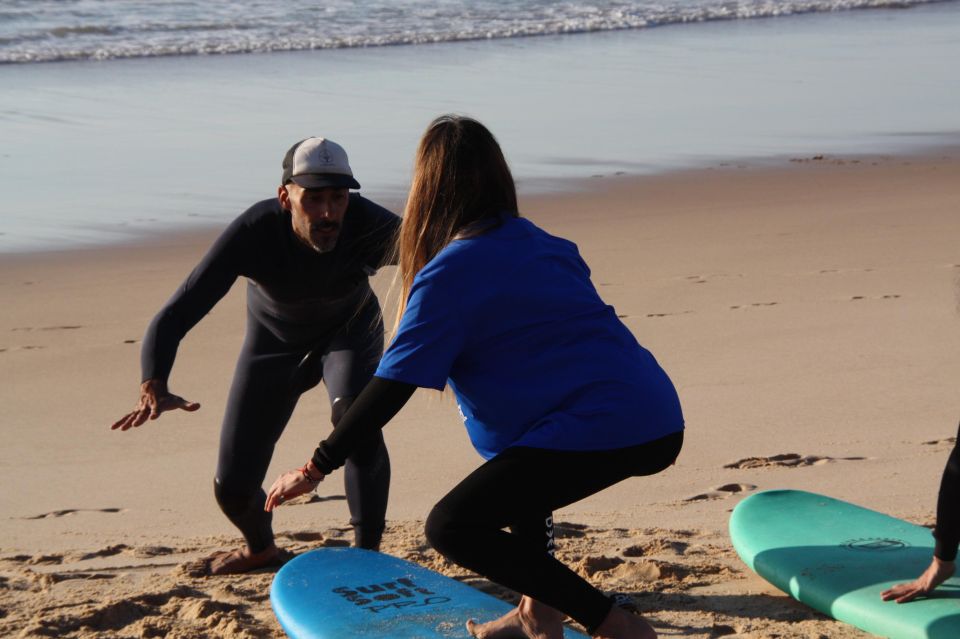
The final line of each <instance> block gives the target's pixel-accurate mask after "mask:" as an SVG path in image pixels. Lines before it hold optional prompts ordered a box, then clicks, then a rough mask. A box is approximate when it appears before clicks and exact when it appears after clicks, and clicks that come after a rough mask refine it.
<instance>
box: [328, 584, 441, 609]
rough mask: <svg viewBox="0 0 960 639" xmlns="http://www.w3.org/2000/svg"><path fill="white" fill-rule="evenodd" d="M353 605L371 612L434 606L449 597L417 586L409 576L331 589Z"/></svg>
mask: <svg viewBox="0 0 960 639" xmlns="http://www.w3.org/2000/svg"><path fill="white" fill-rule="evenodd" d="M333 592H335V593H337V594H338V595H340V596H341V597H343V598H344V599H346V600H347V601H349V602H350V603H352V604H353V605H355V606H359V607H361V608H363V609H364V610H368V611H370V612H373V613H378V612H382V611H384V610H390V609H397V608H408V607H411V606H412V607H416V608H422V607H424V606H435V605H439V604H445V603H447V602H449V601H450V597H444V596H442V595H438V594H436V593H435V592H433V591H431V590H429V589H427V588H423V587H422V586H418V585H417V583H416V582H415V581H414V580H413V579H412V578H411V577H400V578H399V579H394V580H392V581H384V582H380V583H375V584H367V585H364V586H338V587H336V588H334V589H333Z"/></svg>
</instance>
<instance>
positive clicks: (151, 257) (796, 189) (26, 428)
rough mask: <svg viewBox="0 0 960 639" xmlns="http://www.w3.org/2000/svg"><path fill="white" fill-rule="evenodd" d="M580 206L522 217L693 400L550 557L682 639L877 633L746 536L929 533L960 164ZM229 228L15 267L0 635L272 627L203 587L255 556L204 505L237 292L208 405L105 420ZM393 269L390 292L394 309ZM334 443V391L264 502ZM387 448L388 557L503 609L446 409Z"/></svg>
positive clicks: (201, 375)
mask: <svg viewBox="0 0 960 639" xmlns="http://www.w3.org/2000/svg"><path fill="white" fill-rule="evenodd" d="M576 186H577V189H576V190H575V191H574V192H567V193H563V194H554V195H550V196H536V197H532V196H526V197H524V198H522V201H521V209H522V212H523V213H524V214H525V215H526V216H527V217H530V218H531V219H533V220H534V221H535V222H537V223H538V224H539V225H541V226H543V227H544V228H546V229H547V230H549V231H550V232H552V233H554V234H556V235H560V236H563V237H567V238H569V239H571V240H573V241H575V242H576V243H577V244H578V245H579V247H580V249H581V252H582V254H583V255H584V257H585V258H586V260H587V262H588V263H589V264H590V266H591V267H592V269H593V279H594V282H595V284H596V285H597V287H598V289H599V290H600V292H601V295H602V296H603V297H604V299H606V300H607V302H608V303H610V304H612V305H613V306H614V307H615V308H616V309H617V312H618V314H620V315H621V317H622V318H623V321H624V322H625V323H626V324H627V325H628V326H629V327H630V329H631V330H632V331H633V332H634V333H635V335H636V336H637V338H638V340H639V341H640V342H641V343H642V344H644V345H645V346H646V347H647V348H649V349H650V350H651V351H653V353H654V354H655V355H656V356H657V358H658V359H659V360H660V362H661V363H662V364H663V366H664V368H665V369H666V370H667V371H668V372H669V373H670V375H671V377H672V378H673V380H674V381H675V383H676V385H677V387H678V390H679V393H680V397H681V400H682V402H683V406H684V412H685V416H686V420H687V438H686V444H685V448H684V451H683V453H682V454H681V457H680V459H679V461H678V463H677V465H676V466H675V467H673V468H671V469H669V470H668V471H666V472H664V473H662V474H660V475H658V476H656V477H652V478H644V479H634V480H630V481H627V482H624V483H623V484H621V485H619V486H616V487H615V488H613V489H610V490H608V491H606V492H604V493H602V494H600V495H597V496H595V497H593V498H591V499H588V500H586V501H584V502H581V503H579V504H576V505H575V506H572V507H570V508H569V509H566V510H564V511H562V512H559V513H557V520H558V522H559V528H558V532H559V537H560V539H559V542H560V551H559V556H560V557H561V558H562V559H564V560H565V561H567V562H569V563H570V564H573V565H576V566H577V567H578V569H579V570H581V571H582V572H583V573H584V574H586V575H588V576H589V577H590V578H591V579H592V580H593V581H594V582H595V583H596V584H598V586H599V587H601V588H604V589H606V590H610V591H618V592H625V593H630V594H632V595H633V596H634V599H635V601H636V602H637V604H638V607H639V609H640V611H641V612H642V613H643V614H644V615H645V616H647V617H648V618H649V620H650V621H651V623H653V625H654V626H655V627H656V628H657V629H658V631H659V632H660V633H661V634H662V636H664V637H674V636H676V637H681V636H682V637H690V638H695V639H696V638H708V637H717V636H731V637H750V638H756V639H759V638H762V637H781V638H804V639H807V638H810V637H817V638H818V637H830V638H841V639H844V638H852V637H862V636H866V635H864V634H863V633H861V632H859V631H857V630H855V629H853V628H851V627H850V626H846V625H844V624H842V623H838V622H835V621H832V620H830V619H828V618H826V617H824V616H823V615H820V614H818V613H816V612H814V611H812V610H811V609H809V608H807V607H805V606H803V605H800V604H798V603H796V602H794V601H793V600H791V599H790V598H788V597H786V596H785V595H783V594H782V593H780V592H779V591H777V590H775V589H774V588H773V587H771V586H769V585H768V584H766V583H765V582H763V581H762V580H761V579H760V578H758V577H756V576H755V575H753V574H752V573H751V572H750V571H749V570H748V569H747V568H746V567H745V566H744V565H743V564H742V563H741V562H740V561H739V559H738V558H737V556H736V554H735V552H734V551H733V549H732V547H731V545H730V542H729V539H728V537H727V534H726V525H727V517H728V515H729V512H730V510H731V509H732V508H733V507H734V506H735V505H736V503H737V502H738V500H739V499H741V498H742V497H743V496H745V495H748V494H751V493H752V492H755V491H758V490H766V489H772V488H801V489H806V490H812V491H817V492H823V493H827V494H830V495H832V496H835V497H839V498H841V499H846V500H850V501H854V502H856V503H859V504H861V505H864V506H867V507H870V508H874V509H877V510H881V511H884V512H887V513H890V514H893V515H896V516H899V517H904V518H907V519H909V520H911V521H915V522H918V523H921V524H927V525H929V524H931V523H932V521H933V515H934V507H935V500H936V488H937V485H938V481H939V475H940V473H941V471H942V468H943V464H944V462H945V459H946V455H947V452H948V450H949V448H950V445H951V443H952V441H953V436H954V435H955V433H956V424H957V419H958V412H960V411H958V403H957V394H956V380H957V379H958V378H960V313H958V304H960V301H958V296H957V287H958V278H960V253H958V251H957V238H958V237H960V214H958V211H960V152H957V151H956V150H946V151H936V152H930V153H927V154H926V155H922V156H882V157H853V156H844V157H833V156H810V157H793V158H783V159H782V160H778V161H768V162H764V163H756V164H751V163H737V162H729V163H717V164H716V165H715V166H713V167H710V168H706V169H703V170H697V171H688V172H678V173H670V174H666V175H660V176H642V177H636V176H617V175H613V174H604V175H598V176H596V177H594V178H591V179H588V180H585V181H583V182H582V183H579V184H578V185H576ZM386 204H390V205H394V206H395V205H396V203H395V202H386ZM214 236H215V234H214V233H194V234H190V235H170V236H164V237H162V238H155V239H154V240H152V241H150V242H144V243H139V244H131V245H126V246H122V247H113V248H102V249H97V250H86V251H77V252H69V251H64V252H56V253H34V254H30V255H20V256H15V255H8V256H3V257H0V306H2V307H3V308H4V309H5V311H4V313H3V314H2V315H0V336H2V337H0V379H2V380H3V382H2V384H0V400H2V405H3V406H4V412H5V418H4V423H5V438H4V445H3V447H2V452H0V480H2V482H3V485H4V486H6V487H7V488H6V490H5V491H4V492H3V495H2V496H0V512H2V514H3V517H2V518H0V540H2V541H0V636H11V637H40V636H60V637H84V638H88V637H159V636H167V637H183V638H187V637H282V636H283V633H282V631H281V629H280V626H279V625H278V624H277V622H276V621H275V620H274V618H273V615H272V612H271V611H270V607H269V599H268V588H269V584H270V580H271V578H272V573H269V572H262V573H258V574H254V575H247V576H231V577H219V578H211V577H202V576H198V575H197V574H196V573H195V571H194V569H193V562H195V561H196V560H197V559H198V558H200V557H202V556H204V555H206V554H209V553H210V552H212V551H213V550H216V549H218V548H224V547H229V546H234V545H236V544H238V543H239V538H238V535H237V534H236V533H235V531H234V530H233V529H232V527H231V526H230V524H229V523H228V522H227V520H226V519H225V518H224V517H223V516H222V515H221V514H220V512H219V511H218V509H217V506H216V503H215V501H214V498H213V494H212V485H211V484H212V478H213V470H214V465H215V460H216V442H217V437H218V430H219V423H220V419H221V416H222V411H223V406H224V402H225V398H226V393H227V389H228V385H229V382H230V377H231V374H232V368H233V364H234V361H235V358H236V356H237V353H238V349H239V346H240V342H241V340H242V329H243V321H244V312H243V304H244V300H243V296H244V291H243V288H244V287H243V286H242V285H235V286H234V288H233V290H232V291H231V292H230V294H229V295H228V296H227V298H225V299H224V300H223V301H222V302H221V303H220V304H219V305H218V306H217V307H216V308H215V310H214V311H213V312H212V313H211V314H210V315H209V316H208V317H207V318H205V319H204V320H203V321H202V322H201V324H200V325H199V326H198V327H197V328H196V329H195V330H194V331H192V332H191V333H190V334H189V336H188V337H187V339H186V340H185V341H184V342H183V344H182V345H181V349H180V353H179V356H178V360H177V364H176V366H175V368H174V372H173V376H172V378H171V389H172V390H173V391H174V392H177V393H179V394H182V395H183V396H185V397H186V398H187V399H190V400H195V401H199V402H201V404H202V405H203V406H202V408H201V409H200V411H199V412H197V413H192V414H186V413H180V414H169V415H165V416H164V417H163V418H162V419H161V420H160V421H157V422H151V423H148V424H146V425H145V426H143V427H141V428H140V429H137V430H134V431H131V432H127V433H120V432H112V431H111V430H110V429H109V426H110V424H111V423H112V422H113V421H114V420H115V419H117V418H118V417H119V416H120V415H121V414H123V413H124V412H126V411H128V410H130V409H131V408H132V407H133V405H134V403H135V400H136V391H137V385H138V382H139V379H140V378H139V343H140V339H141V337H142V335H143V332H144V330H145V328H146V325H147V323H148V322H149V320H150V318H151V317H152V315H153V313H154V312H155V311H156V310H157V309H158V308H159V306H160V305H161V304H162V303H163V302H164V301H165V300H166V299H167V297H168V296H169V295H170V294H171V293H172V292H173V290H174V288H175V287H176V286H177V284H179V282H180V281H181V280H182V278H183V277H184V276H185V275H186V274H187V273H188V272H189V270H190V269H191V268H192V266H193V264H194V263H195V262H196V261H197V260H198V259H199V257H200V256H201V255H202V254H203V253H204V251H205V249H206V247H207V246H208V245H209V243H210V241H211V240H212V238H213V237H214ZM392 277H393V269H392V268H388V269H384V271H382V272H381V273H380V274H379V275H378V276H377V278H376V282H375V285H376V289H377V291H378V292H379V293H381V294H384V295H386V293H387V291H388V290H389V289H390V284H391V279H392ZM388 306H390V305H389V304H388ZM389 312H390V311H389V310H388V314H389ZM328 429H329V410H328V408H327V406H326V398H325V395H324V393H323V390H322V389H316V390H314V391H313V392H311V393H309V394H308V395H306V396H304V398H303V399H302V401H301V403H300V405H299V407H298V409H297V411H296V413H295V415H294V418H293V420H292V421H291V423H290V425H289V426H288V429H287V432H286V433H285V435H284V437H283V439H282V440H281V443H280V445H279V447H278V449H277V453H276V455H275V457H274V463H273V465H272V466H271V470H270V473H269V476H268V482H269V481H272V479H273V477H275V476H276V475H277V474H279V473H280V472H282V471H284V470H287V469H289V468H291V467H294V466H298V465H300V464H301V463H303V461H304V460H305V459H306V457H307V456H308V455H309V454H310V451H311V450H312V449H313V447H314V446H315V445H316V443H317V441H318V440H319V439H320V438H321V437H323V435H324V433H326V432H327V431H328ZM386 437H387V441H388V445H389V448H390V454H391V458H392V465H393V477H394V479H393V484H392V487H391V501H390V508H389V511H388V518H389V524H388V526H389V527H388V531H387V534H386V537H385V542H384V547H383V551H385V552H387V553H390V554H393V555H397V556H400V557H404V558H408V559H412V560H414V561H417V562H418V563H422V564H424V565H427V566H429V567H431V568H435V569H438V570H440V571H442V572H444V573H447V574H451V575H455V576H458V577H462V578H464V579H466V580H467V581H468V582H469V583H471V584H474V585H477V586H478V587H481V588H483V589H486V590H488V591H490V592H493V593H495V594H498V595H500V596H504V597H506V598H508V599H510V598H511V597H513V596H514V595H513V593H507V592H503V591H502V590H501V589H498V588H497V587H495V586H492V585H491V584H489V583H487V582H485V581H484V580H482V579H478V578H476V577H475V576H471V575H469V574H467V573H465V572H463V571H461V570H459V569H457V568H455V567H453V566H450V565H447V564H445V563H444V562H443V560H441V559H440V558H439V557H438V556H437V555H436V553H435V552H433V551H432V550H430V549H429V548H428V546H427V545H426V542H425V540H424V538H423V534H422V519H423V518H424V516H425V515H426V513H427V512H428V511H429V509H430V507H431V505H432V504H433V503H434V502H435V501H436V500H437V499H438V498H439V497H441V496H442V495H443V494H444V493H445V491H446V490H447V489H448V488H450V487H451V486H453V484H454V483H455V482H456V481H458V480H459V478H461V477H462V476H463V475H465V474H466V473H467V472H469V470H470V469H472V468H474V467H475V466H476V465H477V464H478V463H479V461H480V460H479V457H478V456H477V455H476V454H475V453H474V452H473V450H472V449H471V448H470V445H469V442H468V441H467V438H466V435H465V433H464V432H463V429H462V427H461V425H460V423H459V419H458V417H457V413H456V407H455V405H454V404H453V402H452V401H451V399H450V398H449V397H444V396H441V395H438V394H436V393H431V392H427V391H420V392H418V393H417V395H416V396H415V397H414V399H413V400H412V401H411V403H410V404H408V406H407V407H406V408H405V409H404V410H403V411H402V412H401V414H400V415H399V416H398V417H397V418H396V419H395V420H394V422H393V423H391V424H390V425H389V426H388V427H387V430H386ZM346 520H347V509H346V504H345V497H344V494H343V487H342V483H341V477H340V476H339V475H335V476H333V477H330V478H328V479H327V480H326V481H325V482H324V483H322V484H321V485H320V488H319V489H318V491H317V493H316V494H315V495H311V496H309V497H304V498H300V499H298V500H295V501H294V502H291V503H289V504H287V505H285V506H283V507H282V508H280V509H279V511H278V512H277V513H276V515H275V518H274V526H275V530H276V531H277V533H278V541H279V543H280V544H281V545H282V546H284V547H286V548H289V549H290V550H292V551H295V552H301V551H305V550H308V549H310V548H315V547H320V546H337V545H345V544H347V543H348V541H347V540H348V539H349V538H350V534H349V530H348V528H347V521H346Z"/></svg>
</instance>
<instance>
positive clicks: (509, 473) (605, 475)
mask: <svg viewBox="0 0 960 639" xmlns="http://www.w3.org/2000/svg"><path fill="white" fill-rule="evenodd" d="M682 445H683V431H680V432H677V433H674V434H671V435H668V436H666V437H663V438H660V439H657V440H655V441H652V442H649V443H646V444H641V445H639V446H632V447H630V448H621V449H616V450H603V451H555V450H544V449H538V448H524V447H517V448H509V449H507V450H505V451H504V452H502V453H500V454H499V455H497V456H496V457H494V458H493V459H491V460H489V461H488V462H486V463H485V464H483V465H482V466H480V468H478V469H477V470H475V471H474V472H473V473H471V474H470V475H469V476H467V478H466V479H464V480H463V481H462V482H460V483H459V484H458V485H457V486H456V487H455V488H454V489H453V490H451V491H450V492H449V493H447V495H446V496H445V497H444V498H443V499H441V500H440V502H439V503H438V504H437V505H436V506H434V508H433V510H432V511H431V512H430V516H429V517H428V518H427V524H426V534H427V539H428V540H429V541H430V544H431V545H432V546H433V547H434V548H435V549H436V550H437V551H438V552H439V553H440V554H442V555H443V556H445V557H447V558H448V559H450V560H451V561H453V562H454V563H456V564H459V565H461V566H464V567H465V568H468V569H470V570H472V571H474V572H476V573H478V574H480V575H483V576H484V577H487V578H488V579H490V580H491V581H494V582H496V583H499V584H502V585H504V586H507V587H508V588H511V589H513V590H515V591H517V592H519V593H522V594H524V595H527V596H529V597H532V598H533V599H536V600H537V601H540V602H542V603H545V604H547V605H549V606H551V607H553V608H556V609H557V610H560V611H561V612H564V613H566V614H567V615H569V616H570V617H572V618H573V619H575V620H576V621H577V622H579V623H581V624H583V626H584V627H585V628H587V630H589V631H590V632H591V633H592V632H593V631H594V630H595V629H596V628H597V626H599V625H600V624H601V623H602V622H603V620H604V618H605V617H606V616H607V613H608V612H609V611H610V607H611V606H612V605H613V603H612V601H611V600H610V599H608V598H607V597H606V596H604V594H603V593H602V592H600V591H599V590H597V589H596V588H594V587H593V586H591V585H590V584H589V583H587V582H586V581H585V580H584V579H583V578H581V577H580V576H579V575H578V574H577V573H575V572H573V571H572V570H570V569H569V568H567V567H566V566H565V565H564V564H562V563H560V562H559V561H558V560H556V559H555V558H554V557H553V556H552V553H551V552H549V549H550V548H551V547H552V539H547V536H548V535H549V533H550V530H549V527H550V525H551V520H550V517H551V514H552V513H553V511H554V510H556V509H558V508H562V507H564V506H567V505H569V504H572V503H574V502H577V501H579V500H581V499H583V498H585V497H588V496H589V495H592V494H594V493H597V492H599V491H601V490H603V489H605V488H608V487H610V486H612V485H614V484H616V483H618V482H620V481H623V480H624V479H626V478H628V477H635V476H643V475H653V474H656V473H659V472H660V471H662V470H664V469H665V468H667V467H668V466H670V465H671V464H672V463H673V462H674V460H675V459H676V458H677V455H678V454H679V453H680V448H681V446H682ZM545 524H546V526H545ZM507 527H509V528H510V529H511V532H507V531H505V530H504V528H507ZM545 542H546V543H545Z"/></svg>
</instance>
